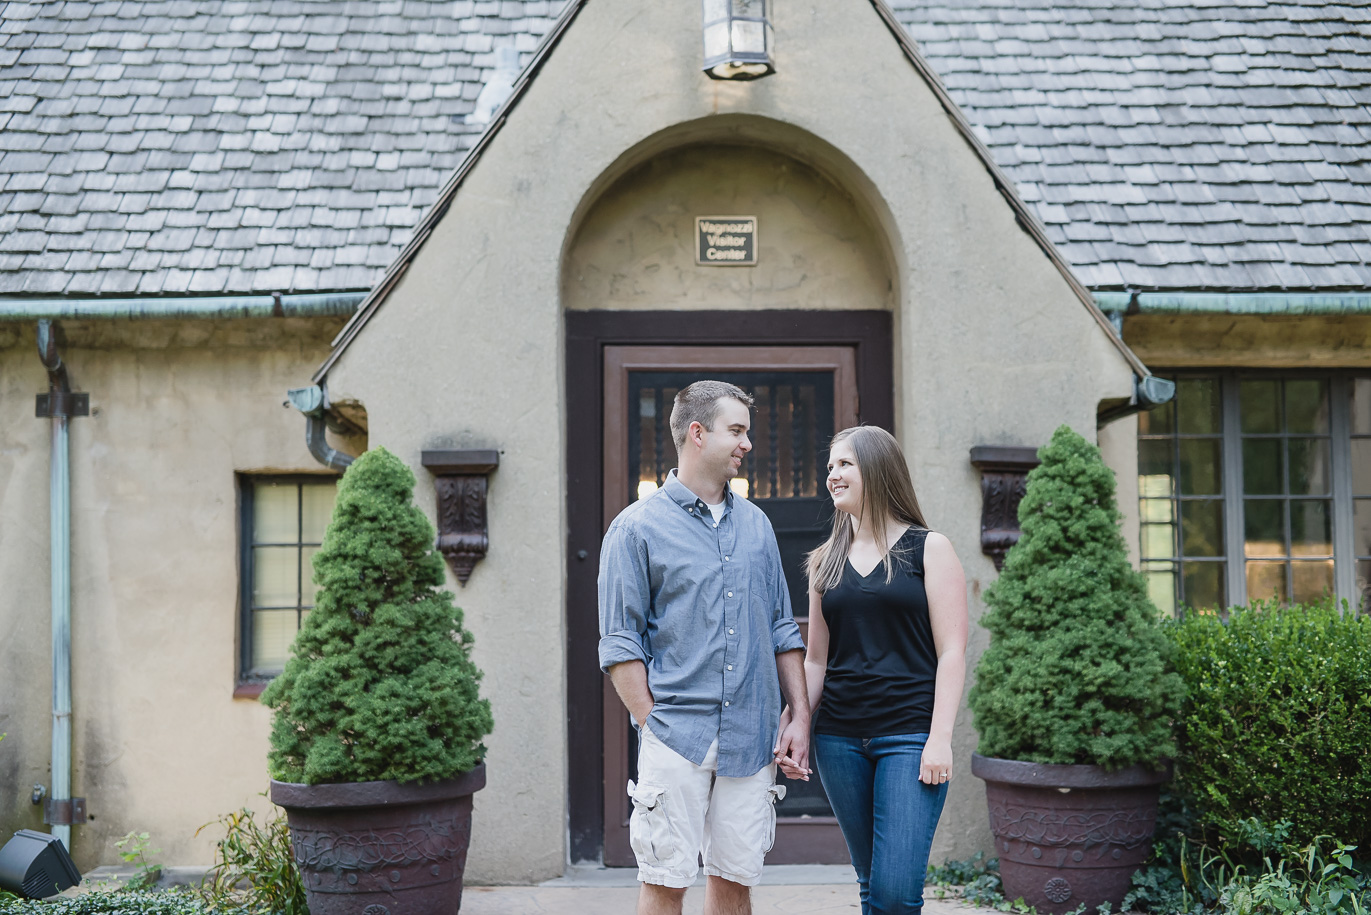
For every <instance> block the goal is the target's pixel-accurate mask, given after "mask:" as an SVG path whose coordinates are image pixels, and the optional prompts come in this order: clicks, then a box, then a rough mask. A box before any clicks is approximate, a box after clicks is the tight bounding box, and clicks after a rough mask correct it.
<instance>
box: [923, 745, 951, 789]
mask: <svg viewBox="0 0 1371 915" xmlns="http://www.w3.org/2000/svg"><path fill="white" fill-rule="evenodd" d="M951 779H952V741H951V740H949V739H947V738H935V737H933V736H931V735H930V736H929V738H928V740H927V742H925V743H924V752H923V758H922V759H921V760H920V761H919V781H921V782H923V783H924V784H925V785H933V786H934V787H937V786H938V785H945V784H947V783H948V782H949V781H951Z"/></svg>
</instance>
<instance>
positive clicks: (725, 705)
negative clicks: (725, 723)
mask: <svg viewBox="0 0 1371 915" xmlns="http://www.w3.org/2000/svg"><path fill="white" fill-rule="evenodd" d="M724 708H728V700H727V699H725V700H724Z"/></svg>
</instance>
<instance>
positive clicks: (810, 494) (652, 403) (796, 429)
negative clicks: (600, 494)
mask: <svg viewBox="0 0 1371 915" xmlns="http://www.w3.org/2000/svg"><path fill="white" fill-rule="evenodd" d="M710 374H711V377H716V378H718V379H719V380H720V381H728V382H730V383H732V384H736V385H738V386H739V387H741V388H742V389H743V390H745V391H747V392H748V393H750V394H751V395H752V396H753V398H754V399H755V405H754V408H753V411H752V430H751V432H750V433H749V437H750V438H751V440H752V451H751V452H749V454H748V455H747V457H746V458H745V459H744V461H743V466H742V467H741V468H740V469H739V471H738V474H739V476H738V477H737V478H736V479H735V480H734V481H733V483H732V484H731V485H732V488H733V490H734V492H738V493H741V494H743V495H745V496H747V498H749V499H752V500H753V501H756V500H759V499H802V498H810V499H812V498H826V491H825V489H824V485H823V479H824V474H823V471H822V468H823V466H824V464H825V463H826V462H827V454H828V440H829V439H830V438H832V437H833V433H834V432H835V431H837V430H836V429H834V428H833V410H834V405H833V396H834V394H833V375H832V373H830V372H763V371H758V372H730V373H710ZM699 377H700V376H699V375H698V373H690V372H665V371H653V372H648V371H643V372H637V371H635V372H630V373H629V386H630V401H629V402H630V403H636V404H637V405H638V408H637V410H636V414H637V415H636V417H634V418H633V419H632V421H631V422H630V423H629V443H628V452H629V474H630V478H629V480H627V481H626V482H627V483H628V484H629V486H630V492H629V493H628V496H629V498H630V500H634V499H639V498H643V497H645V496H646V495H648V494H650V493H652V492H654V491H655V490H656V489H657V487H659V486H661V485H662V483H663V482H664V481H665V480H666V476H667V474H668V473H669V472H670V471H671V469H672V468H674V467H675V466H676V460H677V455H676V446H675V444H674V442H673V440H672V437H671V428H670V418H671V408H672V403H673V401H674V400H675V397H676V393H677V392H678V391H679V390H680V389H681V388H683V387H685V386H686V385H688V384H690V383H691V382H693V381H697V380H699Z"/></svg>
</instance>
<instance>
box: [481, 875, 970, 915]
mask: <svg viewBox="0 0 1371 915" xmlns="http://www.w3.org/2000/svg"><path fill="white" fill-rule="evenodd" d="M633 875H634V871H633V870H631V869H626V868H589V867H572V868H570V869H568V872H567V874H566V876H564V877H559V878H558V879H556V880H550V881H548V882H547V883H544V884H542V885H540V886H468V887H466V888H465V889H464V890H463V891H462V915H633V911H634V907H635V905H636V903H637V899H638V884H637V881H636V880H635V879H634V877H633ZM925 895H926V899H925V902H924V912H926V913H927V915H954V913H955V915H981V913H993V911H994V910H993V909H981V908H973V907H970V906H967V905H963V904H962V903H960V902H957V901H954V900H946V899H944V900H940V899H937V898H935V897H936V896H937V895H939V894H938V891H937V890H936V888H934V887H930V888H929V891H928V892H927V893H926V894H925ZM704 901H705V893H704V878H703V877H701V878H700V879H699V880H698V881H697V882H696V884H695V886H694V887H693V888H692V889H691V890H690V891H689V892H687V893H686V898H685V915H701V913H702V912H703V911H704ZM752 911H753V913H754V915H771V913H776V915H781V913H784V915H854V913H860V911H861V906H860V903H859V902H858V899H857V884H856V881H855V880H854V879H853V876H852V869H851V868H850V867H847V866H842V867H825V866H785V865H769V866H768V867H767V868H766V871H765V873H763V875H762V884H761V886H759V887H757V888H756V889H754V890H753V891H752Z"/></svg>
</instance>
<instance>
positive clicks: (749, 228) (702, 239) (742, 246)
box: [695, 216, 757, 267]
mask: <svg viewBox="0 0 1371 915" xmlns="http://www.w3.org/2000/svg"><path fill="white" fill-rule="evenodd" d="M695 241H696V244H695V263H697V264H712V265H714V266H716V267H719V266H723V267H755V266H756V265H757V217H756V216H696V217H695Z"/></svg>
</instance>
